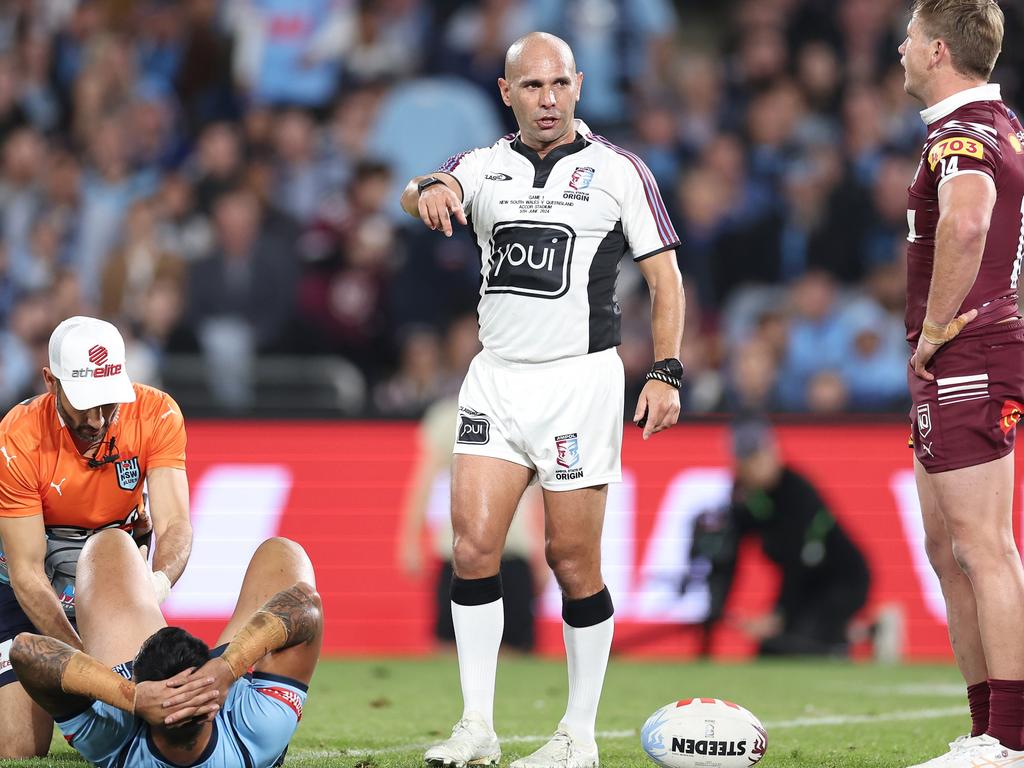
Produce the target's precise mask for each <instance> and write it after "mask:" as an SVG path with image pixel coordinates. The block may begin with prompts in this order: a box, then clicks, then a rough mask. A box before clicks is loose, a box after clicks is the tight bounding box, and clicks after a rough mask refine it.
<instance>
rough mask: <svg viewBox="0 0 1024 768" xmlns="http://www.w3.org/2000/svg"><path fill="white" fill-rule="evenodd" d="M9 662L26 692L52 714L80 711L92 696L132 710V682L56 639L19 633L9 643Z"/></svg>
mask: <svg viewBox="0 0 1024 768" xmlns="http://www.w3.org/2000/svg"><path fill="white" fill-rule="evenodd" d="M76 657H77V658H76ZM89 662H93V663H94V664H96V665H98V666H99V669H98V671H97V670H96V669H95V668H94V667H93V665H92V664H89ZM11 664H12V665H13V666H14V671H15V672H17V673H18V682H19V683H21V684H22V686H23V687H24V688H25V690H26V691H27V692H28V695H29V696H31V697H32V698H33V699H35V701H36V703H37V704H38V705H39V706H41V707H42V708H43V709H45V710H46V711H47V712H49V713H50V714H51V715H53V716H55V717H62V716H66V715H71V714H76V713H78V712H82V711H84V710H86V709H88V708H89V706H90V705H91V704H92V702H93V700H94V699H100V700H101V701H106V702H107V703H109V704H113V705H114V706H122V705H123V704H125V703H127V704H128V706H129V710H128V711H131V709H130V707H131V705H132V703H133V700H134V697H135V684H134V683H132V682H131V681H129V680H125V679H124V678H123V677H121V676H120V675H119V674H117V673H116V672H114V671H113V670H110V669H107V668H106V667H104V666H103V665H102V664H100V663H99V662H98V661H96V660H95V659H93V658H91V657H90V656H86V655H85V654H84V653H82V652H81V651H79V650H77V649H75V648H72V647H71V646H70V645H68V644H67V643H64V642H62V641H60V640H57V639H55V638H52V637H43V636H42V635H33V634H30V633H28V632H22V633H21V634H19V635H18V636H17V637H15V638H14V643H13V644H12V645H11ZM122 708H123V707H122Z"/></svg>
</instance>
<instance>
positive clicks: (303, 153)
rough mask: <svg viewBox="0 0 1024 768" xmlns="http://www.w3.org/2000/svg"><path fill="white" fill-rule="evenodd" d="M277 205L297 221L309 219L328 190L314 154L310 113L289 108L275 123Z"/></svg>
mask: <svg viewBox="0 0 1024 768" xmlns="http://www.w3.org/2000/svg"><path fill="white" fill-rule="evenodd" d="M274 144H275V149H276V156H277V161H278V163H277V173H276V174H275V176H276V178H275V180H274V190H275V192H276V195H275V202H276V203H277V206H278V207H279V208H280V209H281V210H282V211H284V212H285V213H287V214H289V215H290V216H291V217H292V218H294V219H296V220H297V221H300V222H308V221H309V220H310V219H311V218H313V214H314V213H315V212H316V210H317V208H318V207H319V206H320V203H321V201H322V200H323V198H324V195H325V194H326V193H327V191H328V189H329V184H328V179H327V177H326V176H325V174H324V173H323V171H322V167H321V165H320V162H319V159H318V158H317V157H316V155H315V153H314V150H315V136H314V124H313V120H312V119H311V118H310V117H309V115H307V114H305V113H304V112H300V111H299V110H294V109H293V110H288V111H287V112H285V113H284V114H283V115H281V116H280V117H279V118H278V119H277V120H276V122H275V125H274Z"/></svg>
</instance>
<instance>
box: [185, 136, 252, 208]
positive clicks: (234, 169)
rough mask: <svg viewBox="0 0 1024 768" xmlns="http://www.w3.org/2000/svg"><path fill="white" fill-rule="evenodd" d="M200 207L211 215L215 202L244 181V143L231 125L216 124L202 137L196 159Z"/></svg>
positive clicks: (194, 169)
mask: <svg viewBox="0 0 1024 768" xmlns="http://www.w3.org/2000/svg"><path fill="white" fill-rule="evenodd" d="M192 171H193V173H194V178H193V185H194V188H195V201H196V206H197V207H198V208H199V210H200V211H203V212H205V213H209V212H210V210H211V209H212V207H213V202H214V200H216V199H217V198H218V197H220V195H221V194H222V193H223V192H225V191H227V190H228V189H230V188H231V187H233V186H235V185H236V184H238V183H239V182H240V181H241V178H242V143H241V140H240V139H239V136H238V130H237V128H235V126H233V125H232V124H230V123H226V122H222V123H212V124H211V125H208V126H206V128H204V129H203V132H202V133H200V134H199V142H198V145H197V147H196V153H195V156H194V157H193V168H192Z"/></svg>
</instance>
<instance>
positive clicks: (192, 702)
mask: <svg viewBox="0 0 1024 768" xmlns="http://www.w3.org/2000/svg"><path fill="white" fill-rule="evenodd" d="M167 682H168V688H170V689H172V690H171V691H170V695H169V696H168V697H166V698H165V699H164V701H163V706H164V707H165V709H164V714H165V715H167V718H166V720H165V721H164V723H165V724H166V725H175V724H177V725H182V724H184V722H185V721H188V720H191V719H192V718H193V717H196V716H197V715H199V714H206V713H203V712H200V711H199V709H200V708H201V707H202V706H205V703H210V702H215V703H216V704H217V705H218V706H223V705H224V702H225V701H226V700H227V698H228V691H230V690H231V686H232V685H233V684H234V682H235V675H234V673H232V671H231V667H230V666H229V665H228V663H227V662H226V661H225V660H224V659H222V658H221V657H219V656H218V657H217V658H215V659H210V660H209V661H208V662H206V663H205V664H203V666H201V667H200V668H199V669H194V670H191V674H189V675H187V676H185V677H182V676H181V675H175V676H174V677H172V678H171V679H170V680H168V681H167ZM204 687H205V688H208V689H209V690H212V691H213V692H214V693H215V694H216V696H215V697H214V698H211V699H207V700H206V702H205V703H203V702H200V699H201V698H202V696H201V695H200V693H198V692H202V691H203V689H204ZM193 707H194V708H195V709H194V710H193V711H189V709H190V708H193ZM168 710H171V712H170V714H168ZM213 712H216V710H213Z"/></svg>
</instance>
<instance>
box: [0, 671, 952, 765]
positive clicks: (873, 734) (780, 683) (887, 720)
mask: <svg viewBox="0 0 1024 768" xmlns="http://www.w3.org/2000/svg"><path fill="white" fill-rule="evenodd" d="M566 689H567V685H566V679H565V666H564V664H563V663H561V662H558V661H547V660H534V659H521V658H514V659H502V661H501V663H500V665H499V670H498V693H497V702H496V707H495V720H496V726H497V730H498V734H499V736H501V737H502V750H503V758H502V763H503V764H505V765H507V764H508V763H509V762H511V761H512V760H513V759H515V758H516V757H519V756H520V755H522V754H525V753H528V752H530V751H532V750H533V749H535V748H536V747H537V746H539V745H540V744H541V743H542V742H543V741H544V740H546V738H547V736H548V735H550V732H551V731H553V730H554V728H555V725H556V724H557V723H558V719H559V718H560V717H561V715H562V713H563V710H564V706H565V696H566ZM690 696H711V697H717V698H725V699H729V700H732V701H735V702H738V703H740V704H742V705H744V706H745V707H747V708H748V709H750V710H751V711H753V712H754V713H755V714H756V715H757V716H758V717H760V719H761V720H762V722H763V723H764V724H765V726H766V727H767V730H768V752H767V754H766V756H765V758H764V760H762V762H761V763H760V765H762V766H765V768H791V767H792V768H795V767H796V766H801V768H807V767H812V768H860V766H864V767H865V768H866V767H867V766H871V768H897V767H901V766H906V765H908V764H911V763H916V762H920V760H922V759H924V758H926V757H931V756H934V755H936V754H938V753H939V752H942V751H945V749H946V746H945V745H946V742H947V741H952V739H953V738H954V737H955V736H957V735H959V734H960V733H962V732H964V731H965V730H966V729H967V727H968V718H967V707H966V702H965V700H964V691H963V686H962V683H961V681H960V678H959V675H958V674H957V672H956V670H955V669H954V668H952V667H948V666H905V667H883V666H874V665H863V664H845V663H818V662H807V663H794V662H779V663H764V662H760V663H756V664H737V665H714V664H705V663H678V664H676V663H665V662H659V663H645V662H637V661H623V660H617V659H613V660H612V663H611V665H610V667H609V671H608V679H607V682H606V684H605V690H604V696H603V699H602V704H601V712H600V715H599V717H598V729H599V731H600V733H599V739H598V741H599V744H600V746H601V762H602V764H603V765H604V766H608V767H609V768H611V767H617V766H622V767H623V768H633V767H634V766H635V767H636V768H641V767H645V766H649V765H653V763H650V762H649V761H648V760H647V757H646V756H645V755H644V753H643V751H642V750H641V749H640V743H639V736H638V733H639V729H640V726H641V725H642V724H643V722H644V720H646V718H647V716H648V715H649V714H650V713H651V712H653V711H654V710H655V709H656V708H658V707H659V706H661V705H663V704H666V703H668V702H669V701H673V700H675V699H678V698H684V697H690ZM460 701H461V699H460V695H459V687H458V667H457V664H456V661H455V659H454V658H440V659H430V660H390V659H382V660H361V661H325V662H324V663H322V664H321V665H320V668H319V670H318V671H317V676H316V677H315V678H314V680H313V685H312V687H311V691H310V698H309V701H308V703H307V705H306V708H305V713H304V715H303V719H302V724H301V725H300V727H299V731H298V733H297V735H296V737H295V740H294V741H293V742H292V747H291V749H290V751H289V753H288V760H287V762H286V765H287V766H290V767H291V768H313V767H314V766H316V767H317V768H319V767H320V766H342V767H343V768H397V767H398V766H417V765H420V759H421V756H422V752H423V749H424V748H425V747H426V746H427V745H428V744H429V743H430V742H431V741H433V740H435V739H437V738H438V737H441V736H447V735H448V731H449V729H450V728H451V725H452V724H453V723H454V722H455V720H456V719H457V718H458V716H459V714H460V712H461V706H460ZM53 750H54V751H53V755H52V756H51V757H49V758H46V759H43V760H27V761H23V762H18V763H8V765H23V766H43V765H52V766H76V765H81V764H83V761H81V760H80V759H79V758H78V757H77V756H76V755H75V754H74V753H73V752H72V751H71V750H70V749H69V748H68V747H67V746H66V745H65V744H64V742H63V739H60V737H59V736H58V737H57V738H55V739H54V747H53Z"/></svg>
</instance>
